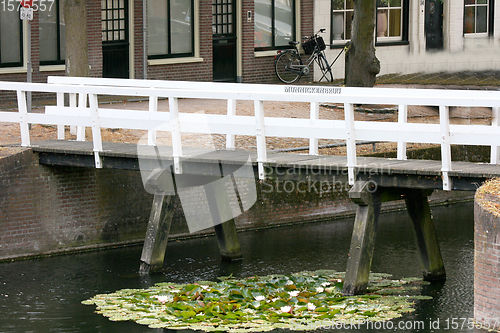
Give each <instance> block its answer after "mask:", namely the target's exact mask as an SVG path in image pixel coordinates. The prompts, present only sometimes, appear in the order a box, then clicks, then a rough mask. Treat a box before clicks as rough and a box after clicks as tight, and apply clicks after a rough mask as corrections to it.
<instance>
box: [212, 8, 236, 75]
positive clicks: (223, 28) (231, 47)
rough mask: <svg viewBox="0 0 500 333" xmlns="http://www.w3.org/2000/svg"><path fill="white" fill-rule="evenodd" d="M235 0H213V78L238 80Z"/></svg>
mask: <svg viewBox="0 0 500 333" xmlns="http://www.w3.org/2000/svg"><path fill="white" fill-rule="evenodd" d="M235 2H236V1H235V0H212V31H213V37H212V39H213V80H214V81H218V82H236V31H235V27H236V24H235V18H236V15H235V11H236V8H235Z"/></svg>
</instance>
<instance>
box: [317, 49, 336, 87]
mask: <svg viewBox="0 0 500 333" xmlns="http://www.w3.org/2000/svg"><path fill="white" fill-rule="evenodd" d="M316 61H317V62H318V66H319V68H320V69H321V78H320V79H319V82H321V80H323V78H325V79H326V81H328V82H333V74H332V68H331V67H330V65H329V64H328V61H327V60H326V57H325V55H324V54H323V53H320V54H319V55H318V59H316Z"/></svg>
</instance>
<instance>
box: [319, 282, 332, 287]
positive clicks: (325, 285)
mask: <svg viewBox="0 0 500 333" xmlns="http://www.w3.org/2000/svg"><path fill="white" fill-rule="evenodd" d="M321 285H322V286H323V287H328V286H329V285H330V282H323V283H322V284H321Z"/></svg>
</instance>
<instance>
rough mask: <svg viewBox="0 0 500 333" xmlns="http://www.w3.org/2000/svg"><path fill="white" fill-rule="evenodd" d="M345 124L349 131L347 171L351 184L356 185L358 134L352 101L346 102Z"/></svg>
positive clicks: (347, 139)
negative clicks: (356, 133)
mask: <svg viewBox="0 0 500 333" xmlns="http://www.w3.org/2000/svg"><path fill="white" fill-rule="evenodd" d="M344 115H345V126H346V131H347V136H346V148H347V170H348V171H347V172H348V180H349V185H354V182H355V181H356V174H355V171H356V166H357V164H358V162H357V157H356V136H355V129H354V108H353V105H352V104H351V103H344Z"/></svg>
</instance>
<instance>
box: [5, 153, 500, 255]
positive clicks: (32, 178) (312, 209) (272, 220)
mask: <svg viewBox="0 0 500 333" xmlns="http://www.w3.org/2000/svg"><path fill="white" fill-rule="evenodd" d="M10 149H13V150H15V151H14V152H13V153H12V154H11V155H9V156H7V157H0V216H1V218H0V260H2V259H7V258H15V257H23V256H33V255H39V254H46V253H53V252H65V251H74V250H80V249H87V248H93V247H107V246H116V245H123V244H130V243H139V242H141V241H143V239H144V235H145V231H146V226H147V222H148V218H149V213H150V209H151V204H152V201H153V197H152V195H150V194H148V193H146V191H145V190H144V189H143V185H142V180H141V175H140V173H139V172H137V171H125V170H110V169H92V168H71V167H47V166H42V165H39V164H38V159H37V156H36V155H35V154H33V152H32V151H31V150H29V149H22V148H10ZM240 185H241V184H240ZM240 185H238V187H239V188H240ZM467 195H469V194H467ZM467 195H466V196H460V195H459V194H458V195H457V193H455V192H454V193H453V198H454V200H463V199H465V200H467ZM194 199H196V198H194ZM431 199H432V201H433V202H434V203H439V202H445V203H446V202H448V201H449V200H450V195H449V192H444V191H436V192H435V194H433V198H431ZM243 200H244V198H243ZM233 201H234V200H233ZM198 204H199V203H196V202H194V203H192V204H190V205H188V206H189V208H187V209H191V210H193V209H194V210H196V207H197V205H198ZM243 204H244V205H245V203H243ZM401 208H404V202H403V201H398V202H390V203H386V204H384V206H383V210H385V211H387V210H393V209H401ZM355 209H356V206H355V205H354V204H353V203H352V202H351V201H350V200H349V199H348V198H347V192H346V189H345V188H343V189H342V190H340V189H337V190H335V191H334V190H333V186H332V184H326V183H323V184H322V186H320V184H319V183H312V184H304V182H301V183H300V184H299V183H297V182H292V181H288V180H287V181H278V182H277V181H276V180H266V181H259V182H257V201H256V202H255V204H254V205H253V206H252V207H251V208H250V209H249V210H248V211H247V212H245V213H243V214H242V215H240V216H238V217H237V218H236V219H235V222H236V226H237V228H238V229H240V230H241V229H248V228H250V229H254V228H268V227H271V226H275V225H283V224H292V223H308V222H311V221H318V220H332V219H333V218H339V217H345V216H352V215H353V214H354V213H355ZM211 232H213V229H207V230H204V231H202V232H200V234H206V233H211ZM170 235H171V237H173V238H175V237H177V238H178V237H186V236H190V234H189V230H188V227H187V223H186V219H185V217H184V213H183V210H182V206H181V202H180V200H179V199H177V201H176V204H175V212H174V217H173V221H172V226H171V232H170ZM497 250H498V251H500V248H497ZM497 255H498V254H497Z"/></svg>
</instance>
